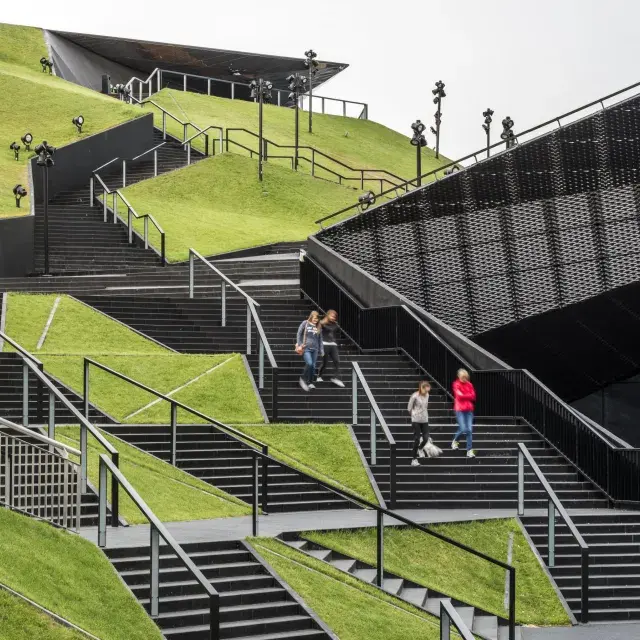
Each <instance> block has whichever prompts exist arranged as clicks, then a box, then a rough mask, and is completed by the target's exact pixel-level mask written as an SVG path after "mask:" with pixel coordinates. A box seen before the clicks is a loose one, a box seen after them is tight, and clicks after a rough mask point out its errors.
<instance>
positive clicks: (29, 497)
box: [0, 418, 82, 531]
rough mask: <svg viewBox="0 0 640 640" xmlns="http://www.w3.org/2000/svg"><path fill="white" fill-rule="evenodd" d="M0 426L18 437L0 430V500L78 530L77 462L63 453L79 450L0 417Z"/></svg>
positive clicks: (78, 487) (78, 486) (21, 510)
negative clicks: (29, 440) (14, 432)
mask: <svg viewBox="0 0 640 640" xmlns="http://www.w3.org/2000/svg"><path fill="white" fill-rule="evenodd" d="M0 427H4V428H8V429H12V430H13V431H16V432H17V433H19V434H20V435H21V436H22V437H28V438H29V439H31V440H36V442H37V443H38V445H45V446H46V448H43V447H42V446H38V445H36V444H33V443H32V442H28V441H25V440H23V439H22V438H20V437H18V436H13V435H11V434H8V433H3V432H0V478H2V479H3V481H2V482H0V504H3V505H4V506H6V507H9V508H10V509H14V510H16V511H20V512H21V513H25V514H27V515H30V516H33V517H35V518H39V519H40V520H46V521H47V522H50V523H52V524H54V525H56V526H59V527H63V528H65V529H71V530H74V531H78V529H79V528H80V511H81V505H80V502H81V498H82V488H81V480H80V466H79V465H78V464H76V463H75V462H73V461H72V460H69V458H68V457H65V455H61V454H59V453H57V452H56V449H58V450H62V451H63V452H64V453H66V455H67V456H68V455H69V454H71V455H75V456H80V455H81V452H80V451H78V450H77V449H74V448H73V447H70V446H68V445H65V444H62V443H61V442H58V441H56V440H53V439H51V438H47V437H46V436H43V435H41V434H40V433H38V432H37V431H32V430H31V429H27V428H26V427H21V426H20V425H17V424H14V423H13V422H10V421H9V420H5V419H4V418H0Z"/></svg>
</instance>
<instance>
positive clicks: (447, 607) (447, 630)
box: [440, 600, 474, 640]
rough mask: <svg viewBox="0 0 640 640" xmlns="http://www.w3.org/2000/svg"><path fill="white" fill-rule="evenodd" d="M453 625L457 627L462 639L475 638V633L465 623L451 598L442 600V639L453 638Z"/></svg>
mask: <svg viewBox="0 0 640 640" xmlns="http://www.w3.org/2000/svg"><path fill="white" fill-rule="evenodd" d="M451 625H453V626H454V627H455V628H456V631H457V632H458V633H459V634H460V637H461V638H462V640H474V636H473V633H471V631H470V630H469V627H467V625H466V624H465V623H464V620H463V619H462V618H461V617H460V614H459V613H458V612H457V611H456V610H455V608H454V607H453V605H452V604H451V601H450V600H440V640H451Z"/></svg>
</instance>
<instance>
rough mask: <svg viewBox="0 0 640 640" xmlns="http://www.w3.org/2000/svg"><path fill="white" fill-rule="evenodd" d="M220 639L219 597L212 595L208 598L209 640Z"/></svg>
mask: <svg viewBox="0 0 640 640" xmlns="http://www.w3.org/2000/svg"><path fill="white" fill-rule="evenodd" d="M219 638H220V595H219V594H218V593H212V594H211V595H210V596H209V640H219Z"/></svg>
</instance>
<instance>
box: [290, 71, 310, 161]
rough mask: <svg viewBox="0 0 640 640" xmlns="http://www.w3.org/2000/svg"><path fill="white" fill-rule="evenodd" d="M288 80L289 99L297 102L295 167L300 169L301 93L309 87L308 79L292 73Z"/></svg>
mask: <svg viewBox="0 0 640 640" xmlns="http://www.w3.org/2000/svg"><path fill="white" fill-rule="evenodd" d="M287 82H288V83H289V91H290V92H291V93H290V94H289V100H293V101H294V104H295V111H296V142H295V145H296V146H295V159H294V163H293V168H294V169H295V170H296V171H297V170H298V146H299V144H298V143H299V138H300V131H299V129H300V127H299V121H298V117H299V113H298V112H299V107H300V94H301V93H304V92H305V90H306V87H307V79H306V78H305V77H304V76H302V75H300V74H299V73H292V74H291V75H289V76H287Z"/></svg>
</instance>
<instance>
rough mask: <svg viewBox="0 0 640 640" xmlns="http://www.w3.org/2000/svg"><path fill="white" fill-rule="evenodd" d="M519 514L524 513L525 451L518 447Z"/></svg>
mask: <svg viewBox="0 0 640 640" xmlns="http://www.w3.org/2000/svg"><path fill="white" fill-rule="evenodd" d="M518 515H519V516H523V515H524V453H523V452H522V450H521V449H518Z"/></svg>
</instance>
